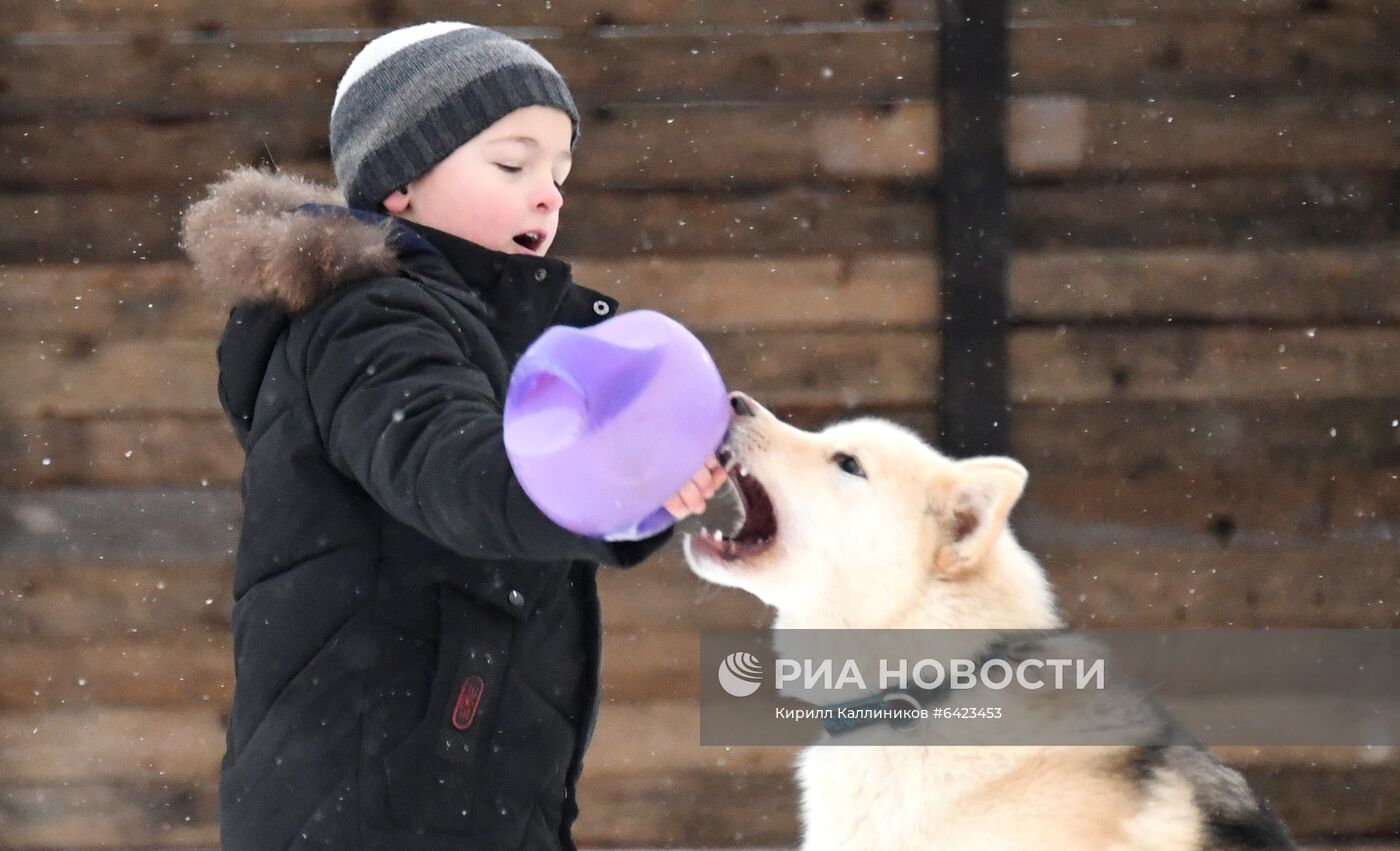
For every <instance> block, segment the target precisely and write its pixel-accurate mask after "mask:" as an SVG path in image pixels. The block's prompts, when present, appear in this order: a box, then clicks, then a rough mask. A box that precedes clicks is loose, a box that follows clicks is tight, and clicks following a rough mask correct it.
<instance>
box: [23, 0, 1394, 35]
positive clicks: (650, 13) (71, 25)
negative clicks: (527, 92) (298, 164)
mask: <svg viewBox="0 0 1400 851" xmlns="http://www.w3.org/2000/svg"><path fill="white" fill-rule="evenodd" d="M1390 7H1391V4H1389V3H1387V2H1382V3H1377V2H1374V0H1330V2H1328V3H1326V4H1325V5H1320V4H1317V3H1312V2H1309V0H1240V2H1232V3H1226V4H1221V3H1217V2H1211V0H1181V1H1180V2H1176V3H1171V4H1164V3H1161V2H1159V0H1021V2H1017V3H1015V4H1012V5H1011V6H1010V7H1009V9H1008V13H1009V15H1010V19H1011V22H1012V25H1013V26H1024V25H1036V24H1040V23H1043V22H1045V21H1073V22H1083V23H1086V24H1108V23H1112V22H1114V21H1115V20H1120V19H1124V18H1133V19H1169V20H1183V19H1202V20H1214V19H1221V18H1224V19H1234V18H1238V19H1245V20H1259V19H1264V18H1299V17H1308V16H1319V15H1322V16H1328V17H1332V16H1342V15H1355V16H1362V17H1367V16H1372V15H1387V14H1391V15H1393V14H1394V11H1393V10H1392V9H1391V8H1390ZM460 14H461V9H460V6H458V5H456V4H453V3H450V2H445V1H444V0H398V2H396V3H394V4H392V5H387V4H381V3H374V2H371V1H370V0H317V2H314V3H312V2H303V3H297V4H295V5H290V6H289V5H287V4H284V3H283V4H279V3H273V2H271V1H270V0H250V2H246V3H240V4H237V5H234V6H230V5H221V4H216V3H213V2H211V0H171V2H167V3H162V4H161V6H160V7H159V8H158V9H156V8H148V7H144V6H143V7H136V8H132V7H126V6H120V7H118V6H108V5H100V4H89V3H83V4H61V5H54V4H50V3H46V2H43V0H14V10H13V13H12V14H11V15H10V16H9V17H8V19H7V20H6V21H5V22H4V25H3V28H0V33H8V32H29V33H84V32H113V31H118V32H121V31H126V32H130V31H137V32H147V31H156V32H171V31H176V32H178V31H187V30H188V31H195V32H201V33H210V34H212V33H217V32H220V31H224V30H262V31H265V30H268V29H284V30H294V29H300V28H318V29H319V28H351V27H353V28H357V29H359V28H363V29H373V28H389V27H397V26H405V25H408V24H413V23H418V22H420V21H428V20H443V19H452V18H455V17H458V16H460ZM938 14H939V9H938V4H937V3H936V2H933V0H877V2H864V3H831V2H823V0H780V2H767V3H763V4H762V5H757V6H749V5H745V4H734V3H729V2H726V0H601V2H599V1H598V0H589V2H585V1H584V0H552V2H550V3H547V4H529V5H523V6H506V5H500V6H495V5H488V6H483V7H482V8H480V9H474V10H473V13H472V15H471V16H470V17H471V20H472V21H474V22H476V23H478V24H481V25H484V26H491V27H497V28H502V29H506V30H507V31H512V30H513V29H525V28H549V29H565V30H570V29H589V28H595V27H596V28H606V29H605V30H604V31H609V32H626V31H627V30H626V29H625V28H628V27H642V28H651V27H657V26H662V27H666V28H667V29H671V30H677V29H683V28H690V27H696V28H709V29H717V28H720V27H723V28H725V29H726V30H732V29H736V28H741V27H746V26H747V27H764V26H768V27H772V26H792V25H801V24H807V25H812V24H818V25H820V24H836V25H846V26H851V25H859V24H866V25H879V24H886V23H895V24H901V23H909V24H921V23H929V22H934V21H936V20H937V18H938ZM645 31H647V30H645V29H644V30H643V32H645Z"/></svg>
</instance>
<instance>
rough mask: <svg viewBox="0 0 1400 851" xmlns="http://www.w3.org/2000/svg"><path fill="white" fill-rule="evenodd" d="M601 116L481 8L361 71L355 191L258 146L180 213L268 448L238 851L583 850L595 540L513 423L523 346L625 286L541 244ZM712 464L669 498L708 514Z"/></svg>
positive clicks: (342, 178) (262, 472)
mask: <svg viewBox="0 0 1400 851" xmlns="http://www.w3.org/2000/svg"><path fill="white" fill-rule="evenodd" d="M577 137H578V112H577V110H576V108H575V106H574V103H573V100H572V98H571V96H570V94H569V91H568V88H567V87H566V86H565V84H564V81H563V80H562V79H561V78H560V77H559V75H558V73H557V72H556V71H555V69H554V68H553V67H552V66H551V65H550V64H549V63H548V62H547V61H546V60H545V59H544V58H543V57H542V56H540V55H539V54H538V53H536V52H535V51H534V50H532V49H531V48H529V47H528V46H526V45H524V44H522V43H520V42H518V41H515V40H513V39H510V38H507V37H505V36H502V35H500V34H499V33H495V32H492V31H491V30H487V29H484V28H480V27H472V26H469V25H466V24H455V23H436V24H425V25H420V26H416V27H408V28H405V29H401V30H396V31H394V32H391V33H389V34H387V35H385V36H382V37H380V38H378V39H375V40H374V41H372V42H370V43H369V44H368V45H366V46H365V48H364V49H363V50H362V51H361V52H360V53H359V55H357V56H356V57H355V59H354V61H353V62H352V63H351V65H350V67H349V69H348V70H347V71H346V74H345V77H344V78H343V79H342V80H341V81H340V85H339V87H338V89H337V92H336V99H335V105H334V107H333V109H332V113H331V156H332V159H333V160H334V163H335V170H336V177H337V180H338V182H339V183H340V188H341V189H342V190H343V192H344V196H345V199H346V200H348V202H349V205H348V208H347V207H346V206H344V205H343V204H342V203H341V202H340V199H339V197H338V196H337V195H336V193H334V192H332V191H330V190H328V189H326V188H323V187H316V186H313V185H311V184H308V183H305V182H303V181H300V180H298V179H296V178H292V177H288V176H283V175H273V174H266V173H262V172H258V171H254V170H251V169H245V170H242V171H236V172H234V173H232V174H231V175H229V176H228V177H226V178H225V179H224V180H223V181H221V182H220V183H218V184H216V185H215V186H214V187H212V188H211V192H210V195H209V197H208V198H206V199H205V200H203V201H201V202H199V203H198V204H196V205H194V206H193V207H192V208H191V209H190V211H189V212H188V213H187V215H186V218H185V222H184V233H183V237H184V246H185V250H186V251H187V253H188V254H189V256H190V258H191V259H192V260H193V261H194V264H195V268H196V272H197V274H198V275H199V276H200V277H201V279H203V280H204V282H205V284H206V285H207V286H209V287H212V288H215V289H217V290H219V291H220V292H221V293H223V294H224V295H225V296H226V297H227V298H228V299H229V301H230V302H232V303H234V305H235V306H234V307H233V309H232V310H231V312H230V318H229V322H228V326H227V328H226V330H225V332H224V335H223V338H222V339H221V341H220V344H219V351H218V357H219V366H220V376H219V396H220V401H221V403H222V405H223V407H224V410H225V411H226V413H227V414H228V417H229V419H230V422H231V423H232V424H233V427H234V430H235V432H236V433H237V436H238V438H239V439H240V441H241V442H242V444H243V447H244V450H245V452H246V455H247V460H246V464H245V468H244V475H243V500H244V519H243V528H242V533H241V537H240V541H239V547H238V554H237V559H236V565H235V573H234V610H233V632H234V653H235V660H236V664H235V673H236V689H235V695H234V700H233V707H232V710H231V713H230V715H229V719H228V741H227V750H226V752H225V755H224V760H223V766H222V770H221V775H220V816H221V836H222V843H223V848H224V849H226V851H239V849H258V851H265V850H266V849H273V848H277V849H284V848H294V849H299V848H312V847H315V848H336V849H359V848H392V849H438V848H442V849H448V848H451V849H463V848H473V849H475V848H480V849H493V851H495V849H517V848H519V849H532V851H535V849H552V848H573V847H574V844H573V841H572V839H571V835H570V827H571V824H572V823H573V821H574V819H575V817H576V815H577V813H578V809H577V806H576V805H575V802H574V786H575V782H576V780H577V778H578V776H579V772H580V769H581V764H582V757H583V753H584V750H585V749H586V747H587V744H588V739H589V736H590V734H591V732H592V729H593V720H594V717H595V714H596V711H597V706H598V665H599V658H600V650H601V624H600V619H599V613H598V596H597V590H596V585H595V582H594V572H595V570H596V566H597V563H599V562H601V563H605V564H610V565H618V566H631V565H634V564H636V563H638V562H640V561H642V560H643V559H645V558H646V557H647V556H648V555H650V554H651V553H653V552H654V551H655V550H656V549H657V548H658V547H660V546H661V545H662V544H663V543H664V542H665V541H666V539H667V538H668V537H669V531H668V532H664V533H662V534H659V535H656V536H653V537H651V538H648V539H644V540H638V541H626V540H614V541H598V540H593V539H590V538H584V537H581V536H578V535H575V534H573V533H570V532H568V531H566V530H564V529H562V528H560V527H558V526H557V525H555V524H554V523H552V522H551V521H550V520H548V519H547V518H546V517H545V516H544V515H543V514H542V513H541V512H540V511H539V509H537V508H536V507H535V506H534V505H533V504H532V503H531V502H530V500H529V499H528V498H527V497H526V495H525V494H524V492H523V491H522V490H521V488H520V486H519V484H518V483H517V482H516V480H515V478H514V476H513V475H512V473H511V470H510V466H509V463H508V461H507V459H506V456H505V451H504V446H503V442H502V436H501V405H502V400H503V398H504V393H505V389H506V386H507V383H508V379H509V375H510V369H511V367H512V366H513V365H514V363H515V361H516V359H517V358H518V357H519V355H520V354H521V353H522V352H523V351H524V349H525V348H526V347H527V346H528V345H529V344H530V343H531V342H532V341H534V340H535V339H536V338H537V337H538V336H539V335H540V333H542V332H543V331H544V329H545V328H547V327H548V326H550V325H552V324H570V325H577V326H582V325H589V324H593V323H596V322H599V321H602V320H603V319H605V318H607V317H609V316H611V315H612V314H613V313H614V311H615V308H616V302H614V301H613V300H612V299H609V298H607V297H605V296H603V295H601V294H598V293H595V292H593V291H591V290H588V289H585V288H584V287H581V286H578V285H575V284H574V283H573V282H572V281H571V280H570V277H569V266H568V265H567V264H565V263H563V262H561V261H558V260H554V259H552V258H549V257H547V256H546V252H547V251H548V249H549V247H550V245H551V243H552V242H553V240H554V237H555V235H556V234H557V232H558V224H559V210H560V207H561V206H562V203H563V197H562V194H561V190H560V187H561V185H562V184H563V182H564V180H565V178H566V177H567V175H568V171H569V166H570V153H571V151H572V148H573V146H574V142H575V141H576V140H577ZM724 478H725V472H724V469H723V467H722V466H721V465H720V464H719V463H718V462H717V461H715V460H714V459H711V460H710V462H709V463H707V464H706V466H705V468H704V469H702V470H700V471H697V473H696V474H695V476H694V478H693V480H692V481H691V482H690V483H688V484H687V485H686V486H685V488H684V489H683V490H682V491H681V492H680V493H678V494H676V495H675V496H674V497H672V498H671V499H670V500H668V501H667V503H666V507H667V508H668V509H669V510H670V511H671V513H672V514H673V515H674V516H676V517H677V518H680V517H683V516H686V515H687V514H689V513H699V512H700V511H703V509H704V507H705V501H706V500H707V499H708V498H709V497H711V496H712V495H713V494H714V492H715V490H716V489H717V488H718V487H719V485H720V484H721V483H722V481H723V480H724Z"/></svg>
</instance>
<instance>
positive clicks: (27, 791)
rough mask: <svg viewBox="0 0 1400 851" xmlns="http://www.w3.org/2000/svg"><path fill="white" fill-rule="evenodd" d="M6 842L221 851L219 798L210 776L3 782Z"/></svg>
mask: <svg viewBox="0 0 1400 851" xmlns="http://www.w3.org/2000/svg"><path fill="white" fill-rule="evenodd" d="M0 811H3V812H4V813H5V819H4V821H3V822H0V843H3V844H4V847H6V848H14V849H20V848H24V849H35V851H37V850H38V849H54V848H64V849H70V851H77V849H89V848H112V847H126V848H171V849H185V851H192V849H195V848H206V849H211V851H212V849H216V848H217V847H218V844H219V796H218V787H217V785H216V784H215V782H214V781H213V780H212V779H208V778H201V779H200V780H197V781H162V780H161V779H159V778H138V779H135V780H132V781H129V782H101V781H96V780H94V781H87V782H82V781H79V782H74V783H65V784H62V785H54V786H27V785H22V784H13V783H6V784H5V785H3V786H0Z"/></svg>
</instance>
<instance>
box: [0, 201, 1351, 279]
mask: <svg viewBox="0 0 1400 851" xmlns="http://www.w3.org/2000/svg"><path fill="white" fill-rule="evenodd" d="M203 194H204V190H203V188H202V187H200V188H198V189H195V188H190V189H187V190H183V191H182V192H180V193H179V194H178V196H177V195H173V194H169V193H166V194H162V195H158V196H154V197H153V196H151V195H149V194H145V193H107V192H94V193H75V194H57V193H45V194H38V195H32V194H24V193H20V194H12V195H0V262H21V263H36V262H44V263H61V264H71V263H73V262H74V261H80V262H110V261H118V262H127V261H144V260H155V259H172V258H175V257H177V256H178V245H177V231H178V221H179V215H180V212H181V211H182V210H183V209H184V208H185V207H187V206H188V205H189V203H190V202H191V201H192V200H194V198H196V197H199V196H202V195H203ZM565 209H566V212H565V213H564V214H563V215H564V225H563V227H562V228H561V231H560V234H559V240H558V242H557V243H556V244H555V246H554V248H555V250H556V254H557V255H559V256H562V257H569V256H576V255H579V254H582V253H590V254H608V255H627V254H644V255H649V254H658V253H659V254H691V255H695V254H701V255H706V256H714V255H716V254H738V255H740V256H754V255H765V256H775V255H784V254H790V253H794V252H798V253H822V254H826V253H830V252H843V251H866V250H871V249H885V250H890V249H894V250H906V251H909V250H913V251H926V250H928V249H929V248H930V247H931V246H932V245H933V241H934V232H935V230H934V228H935V218H934V210H933V206H932V204H931V203H930V201H929V200H928V198H927V196H926V193H925V192H923V191H922V190H918V191H916V190H913V189H908V188H905V189H898V188H890V189H882V188H878V187H868V188H858V189H850V190H849V191H846V190H836V189H830V188H828V189H817V188H792V189H780V190H774V191H764V190H746V191H737V190H735V191H709V192H695V193H690V192H679V191H672V192H662V191H652V190H636V191H624V190H616V191H602V190H579V191H576V192H570V194H569V199H568V200H567V201H566V202H565ZM583 222H587V223H588V224H587V226H586V230H585V227H584V226H583V225H582V224H581V223H583ZM571 223H572V224H571ZM1357 241H1359V238H1358V240H1357Z"/></svg>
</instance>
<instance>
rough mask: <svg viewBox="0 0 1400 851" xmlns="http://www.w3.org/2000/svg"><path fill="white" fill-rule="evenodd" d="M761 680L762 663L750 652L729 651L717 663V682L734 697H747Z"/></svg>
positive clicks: (756, 689)
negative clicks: (721, 660) (722, 659)
mask: <svg viewBox="0 0 1400 851" xmlns="http://www.w3.org/2000/svg"><path fill="white" fill-rule="evenodd" d="M762 682H763V665H762V663H760V662H759V661H758V657H757V656H755V655H753V654H752V653H745V652H744V651H742V650H740V651H738V652H735V653H730V654H729V655H728V656H726V657H724V661H723V662H721V663H719V684H720V686H721V687H722V688H723V689H724V690H725V691H726V692H728V693H729V694H731V695H733V696H734V697H748V696H749V695H751V694H753V693H754V692H756V691H758V687H759V685H760V684H761V683H762Z"/></svg>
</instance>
